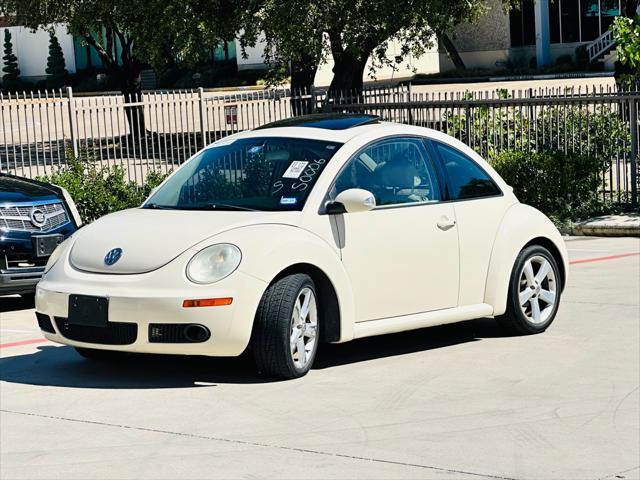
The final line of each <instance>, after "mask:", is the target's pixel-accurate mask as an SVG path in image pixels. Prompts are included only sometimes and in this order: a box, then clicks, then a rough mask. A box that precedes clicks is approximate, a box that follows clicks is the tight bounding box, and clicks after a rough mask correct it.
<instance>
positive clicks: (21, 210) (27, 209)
mask: <svg viewBox="0 0 640 480" xmlns="http://www.w3.org/2000/svg"><path fill="white" fill-rule="evenodd" d="M34 210H40V211H41V212H42V213H43V214H44V224H43V225H42V226H38V225H35V224H34V223H33V222H32V219H31V212H32V211H34ZM68 221H69V216H68V215H67V211H66V210H65V208H64V205H63V204H62V202H58V203H45V204H41V205H8V206H7V205H5V206H0V228H4V229H5V230H20V231H24V232H38V233H42V232H48V231H50V230H53V229H55V228H57V227H59V226H61V225H64V224H65V223H67V222H68Z"/></svg>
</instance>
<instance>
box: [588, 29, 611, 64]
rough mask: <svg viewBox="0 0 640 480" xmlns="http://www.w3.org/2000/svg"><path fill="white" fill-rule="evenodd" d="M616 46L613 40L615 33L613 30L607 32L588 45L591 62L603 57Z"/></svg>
mask: <svg viewBox="0 0 640 480" xmlns="http://www.w3.org/2000/svg"><path fill="white" fill-rule="evenodd" d="M614 45H615V41H614V40H613V33H612V32H611V30H607V31H606V32H604V33H603V34H602V35H600V36H599V37H598V38H596V39H595V40H594V41H593V42H591V43H590V44H589V45H587V52H588V53H589V62H593V61H594V60H595V59H596V58H598V57H599V56H600V55H602V54H603V53H604V52H606V51H607V50H610V49H611V47H612V46H614Z"/></svg>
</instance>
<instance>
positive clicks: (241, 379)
mask: <svg viewBox="0 0 640 480" xmlns="http://www.w3.org/2000/svg"><path fill="white" fill-rule="evenodd" d="M502 336H504V334H503V333H502V331H501V330H500V329H499V328H498V326H497V324H496V322H495V320H493V319H487V318H481V319H477V320H471V321H467V322H462V323H458V324H452V325H443V326H439V327H431V328H425V329H421V330H414V331H409V332H403V333H397V334H391V335H384V336H379V337H371V338H364V339H360V340H355V341H353V342H348V343H344V344H325V345H322V346H321V347H320V349H319V350H318V356H317V358H316V361H315V365H314V367H313V368H314V369H327V368H333V367H339V366H342V365H347V364H352V363H358V362H364V361H370V360H376V359H381V358H386V357H392V356H398V355H406V354H410V353H415V352H422V351H428V350H433V349H438V348H444V347H448V346H453V345H459V344H462V343H467V342H474V341H478V340H481V339H483V338H493V337H502ZM0 380H1V381H5V382H9V383H18V384H29V385H46V386H57V387H68V388H105V389H154V388H193V387H211V386H215V385H216V384H252V383H267V382H274V381H277V380H274V379H272V378H269V377H266V376H262V375H260V374H258V373H257V371H256V369H255V366H254V364H253V361H252V358H251V355H250V354H247V353H245V354H243V355H241V356H240V357H238V358H210V357H188V356H174V355H136V354H124V355H122V356H121V357H120V358H118V360H117V361H109V362H101V361H96V360H86V359H84V358H82V357H81V356H80V355H78V354H77V353H76V352H75V350H74V349H73V348H71V347H66V346H50V345H46V346H40V347H38V351H37V352H35V353H28V354H24V355H15V356H11V357H5V358H2V359H0Z"/></svg>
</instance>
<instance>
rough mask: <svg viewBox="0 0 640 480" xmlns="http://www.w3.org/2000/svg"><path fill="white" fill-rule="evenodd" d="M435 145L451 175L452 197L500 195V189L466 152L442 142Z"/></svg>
mask: <svg viewBox="0 0 640 480" xmlns="http://www.w3.org/2000/svg"><path fill="white" fill-rule="evenodd" d="M432 143H433V145H434V146H435V148H436V150H437V151H438V154H439V155H440V158H442V163H443V164H444V168H445V170H446V172H447V175H448V177H449V183H450V185H451V192H450V194H451V198H452V199H454V200H464V199H469V198H480V197H491V196H494V195H500V193H501V192H500V189H499V188H498V186H497V185H496V184H495V183H494V181H493V180H492V179H491V177H490V176H489V174H488V173H487V172H485V171H484V170H483V169H482V168H481V167H480V166H479V165H478V164H477V163H476V162H474V161H473V160H471V159H470V158H469V157H467V156H466V155H465V154H464V153H462V152H460V151H459V150H456V149H455V148H453V147H450V146H448V145H445V144H444V143H440V142H435V141H433V142H432Z"/></svg>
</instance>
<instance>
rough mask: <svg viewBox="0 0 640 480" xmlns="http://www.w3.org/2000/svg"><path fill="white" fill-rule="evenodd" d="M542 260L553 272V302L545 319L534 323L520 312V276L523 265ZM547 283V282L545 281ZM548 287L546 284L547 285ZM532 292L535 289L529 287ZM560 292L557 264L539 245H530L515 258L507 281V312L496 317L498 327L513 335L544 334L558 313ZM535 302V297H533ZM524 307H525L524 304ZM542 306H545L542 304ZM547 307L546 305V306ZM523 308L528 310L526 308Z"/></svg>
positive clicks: (560, 285)
mask: <svg viewBox="0 0 640 480" xmlns="http://www.w3.org/2000/svg"><path fill="white" fill-rule="evenodd" d="M540 257H542V258H544V259H545V260H546V261H548V262H549V264H550V265H551V268H552V270H553V275H554V277H555V285H554V287H555V302H554V304H553V306H552V308H551V309H550V310H549V312H548V316H547V318H546V319H545V320H544V321H542V322H540V323H535V322H533V321H531V320H530V318H529V317H527V315H525V313H524V312H523V311H522V308H521V307H520V302H519V293H520V291H521V287H522V288H524V284H521V275H523V268H524V266H525V263H526V262H527V261H528V260H530V259H533V258H540ZM547 282H549V280H547ZM547 285H548V283H547ZM531 288H532V289H533V290H534V291H535V288H533V287H531ZM561 292H562V277H561V276H560V269H559V268H558V264H557V262H556V260H555V258H554V257H553V255H551V253H550V252H549V250H547V249H546V248H544V247H542V246H540V245H531V246H529V247H526V248H525V249H523V250H522V251H521V252H520V253H519V254H518V257H517V258H516V261H515V263H514V265H513V270H512V272H511V278H510V280H509V296H508V298H507V310H506V311H505V313H504V315H500V316H498V317H496V319H497V320H498V323H499V324H500V326H501V327H502V328H503V329H504V330H506V331H507V332H508V333H511V334H515V335H531V334H535V333H542V332H544V331H545V330H546V329H547V328H548V327H549V325H551V323H552V322H553V320H554V319H555V317H556V314H557V313H558V305H560V294H561ZM533 298H534V300H535V295H534V296H533ZM540 298H542V297H540ZM525 305H527V304H526V303H525ZM543 305H547V304H544V303H543ZM547 306H548V305H547ZM525 308H529V307H528V306H527V307H525Z"/></svg>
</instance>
